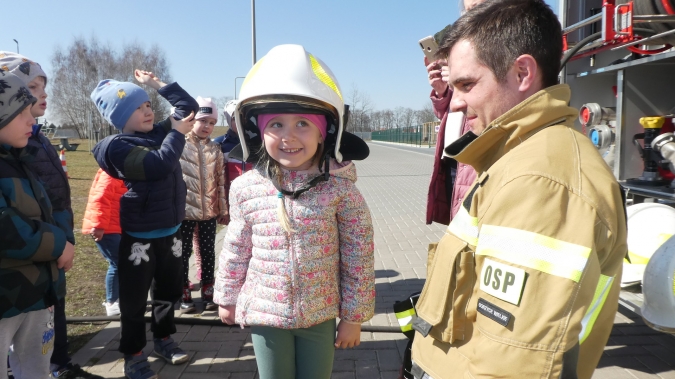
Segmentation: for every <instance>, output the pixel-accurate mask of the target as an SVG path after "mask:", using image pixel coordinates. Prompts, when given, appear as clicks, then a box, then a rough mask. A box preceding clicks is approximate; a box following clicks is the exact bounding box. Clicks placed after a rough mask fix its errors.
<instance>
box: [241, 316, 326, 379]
mask: <svg viewBox="0 0 675 379" xmlns="http://www.w3.org/2000/svg"><path fill="white" fill-rule="evenodd" d="M251 336H252V340H253V351H254V352H255V359H256V361H257V362H258V375H259V376H260V379H329V378H330V374H331V372H332V371H333V355H334V353H335V345H334V343H335V319H331V320H328V321H325V322H322V323H321V324H318V325H314V326H312V327H309V328H304V329H279V328H273V327H269V326H251Z"/></svg>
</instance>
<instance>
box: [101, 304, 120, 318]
mask: <svg viewBox="0 0 675 379" xmlns="http://www.w3.org/2000/svg"><path fill="white" fill-rule="evenodd" d="M102 305H103V306H104V307H105V314H107V315H108V316H118V315H119V314H120V303H119V301H116V302H114V303H107V302H105V303H102Z"/></svg>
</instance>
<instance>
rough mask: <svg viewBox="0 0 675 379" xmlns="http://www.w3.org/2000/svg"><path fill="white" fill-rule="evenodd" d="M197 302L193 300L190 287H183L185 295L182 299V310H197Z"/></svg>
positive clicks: (185, 311)
mask: <svg viewBox="0 0 675 379" xmlns="http://www.w3.org/2000/svg"><path fill="white" fill-rule="evenodd" d="M195 309H196V308H195V303H194V302H193V301H192V294H191V293H190V288H188V287H183V296H182V297H181V299H180V310H181V311H182V312H183V313H192V312H194V311H195Z"/></svg>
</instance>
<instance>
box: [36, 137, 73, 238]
mask: <svg viewBox="0 0 675 379" xmlns="http://www.w3.org/2000/svg"><path fill="white" fill-rule="evenodd" d="M41 129H42V125H34V126H33V135H32V136H31V137H30V138H29V139H28V145H29V146H32V147H34V148H35V149H33V150H31V151H33V152H34V153H35V157H33V159H32V160H31V161H30V162H27V164H28V167H29V168H30V169H31V170H32V171H33V172H34V173H35V174H36V175H37V176H38V178H39V179H40V181H41V182H42V185H43V186H44V188H45V190H46V191H47V196H49V201H51V203H52V215H53V216H54V221H56V223H57V224H58V225H59V227H61V228H62V229H64V230H65V231H66V238H67V239H68V242H70V243H72V244H75V236H74V235H73V209H72V206H71V200H70V184H69V183H68V176H67V175H66V173H65V172H64V171H63V167H62V166H61V159H60V158H59V154H58V153H57V152H56V149H55V148H54V146H52V144H51V142H50V141H49V139H47V137H45V136H44V135H42V134H41V133H40V130H41Z"/></svg>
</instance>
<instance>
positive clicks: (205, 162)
mask: <svg viewBox="0 0 675 379" xmlns="http://www.w3.org/2000/svg"><path fill="white" fill-rule="evenodd" d="M180 166H181V169H182V170H183V180H184V181H185V186H186V188H187V198H186V200H185V219H186V220H195V221H202V220H210V219H212V218H214V217H217V216H225V215H227V198H226V195H225V167H224V166H225V159H224V158H223V153H222V151H220V145H218V144H217V143H215V142H212V141H210V140H209V139H200V138H199V137H197V135H196V134H194V133H193V132H190V133H188V134H186V135H185V148H184V149H183V153H182V154H181V157H180Z"/></svg>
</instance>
